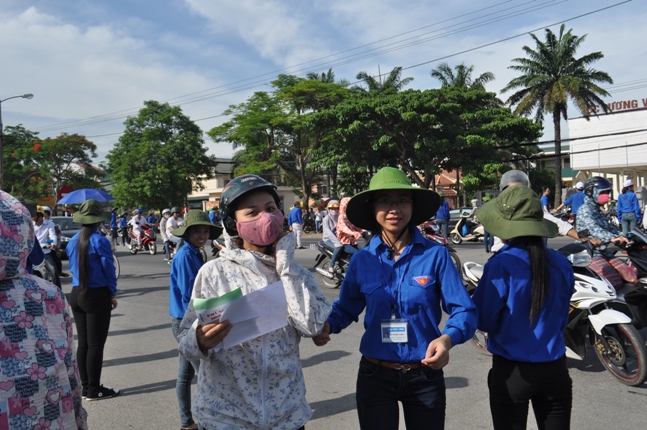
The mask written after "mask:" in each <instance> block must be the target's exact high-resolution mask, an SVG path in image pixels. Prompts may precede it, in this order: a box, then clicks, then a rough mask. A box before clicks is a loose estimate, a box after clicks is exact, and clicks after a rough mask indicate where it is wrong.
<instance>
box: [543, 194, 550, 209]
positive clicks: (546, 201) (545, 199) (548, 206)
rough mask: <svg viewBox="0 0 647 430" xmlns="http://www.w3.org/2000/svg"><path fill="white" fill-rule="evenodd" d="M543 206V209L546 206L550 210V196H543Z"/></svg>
mask: <svg viewBox="0 0 647 430" xmlns="http://www.w3.org/2000/svg"><path fill="white" fill-rule="evenodd" d="M541 207H542V209H543V208H544V207H546V209H547V210H548V212H550V200H548V196H541Z"/></svg>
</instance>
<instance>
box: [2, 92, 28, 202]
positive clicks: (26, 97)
mask: <svg viewBox="0 0 647 430" xmlns="http://www.w3.org/2000/svg"><path fill="white" fill-rule="evenodd" d="M17 98H22V99H27V100H29V99H33V98H34V95H33V94H22V95H20V96H13V97H7V98H6V99H4V100H0V190H4V147H3V146H2V135H3V134H4V126H3V125H2V102H6V101H7V100H11V99H17Z"/></svg>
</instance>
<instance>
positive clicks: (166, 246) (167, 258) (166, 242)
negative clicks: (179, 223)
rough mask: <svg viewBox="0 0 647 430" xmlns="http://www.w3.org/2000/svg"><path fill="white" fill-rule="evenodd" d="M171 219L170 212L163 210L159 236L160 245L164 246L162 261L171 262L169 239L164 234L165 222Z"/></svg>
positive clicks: (166, 209)
mask: <svg viewBox="0 0 647 430" xmlns="http://www.w3.org/2000/svg"><path fill="white" fill-rule="evenodd" d="M170 217H171V210H170V209H168V208H165V209H163V210H162V218H161V219H160V235H161V236H162V243H163V244H164V254H165V257H164V261H170V260H171V248H170V247H169V237H168V234H167V233H166V221H167V220H168V219H169V218H170Z"/></svg>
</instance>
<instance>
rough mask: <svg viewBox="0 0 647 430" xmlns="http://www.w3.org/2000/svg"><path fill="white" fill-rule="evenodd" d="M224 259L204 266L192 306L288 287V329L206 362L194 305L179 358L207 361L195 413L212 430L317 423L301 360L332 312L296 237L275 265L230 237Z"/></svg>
mask: <svg viewBox="0 0 647 430" xmlns="http://www.w3.org/2000/svg"><path fill="white" fill-rule="evenodd" d="M224 235H225V241H226V244H227V246H226V248H225V249H223V250H222V251H220V257H219V258H217V259H216V260H212V261H209V262H208V263H207V264H205V265H204V266H202V268H201V269H200V272H198V276H197V278H196V280H195V284H194V287H193V298H196V297H200V298H209V297H218V296H221V295H223V294H225V293H228V292H230V291H232V290H235V289H236V288H241V289H242V291H243V294H248V293H250V292H252V291H255V290H258V289H260V288H263V287H266V286H267V285H269V284H272V283H274V282H277V281H279V280H281V281H283V286H284V288H285V295H286V298H287V302H288V309H287V311H288V325H287V326H286V327H283V328H281V329H279V330H275V331H273V332H271V333H268V334H266V335H264V336H260V337H257V338H255V339H252V340H250V341H247V342H244V343H242V344H240V345H237V346H234V347H231V348H229V349H220V350H218V351H214V350H210V351H209V352H208V353H207V354H206V355H205V354H203V353H202V352H201V351H200V349H199V347H198V343H197V339H196V334H195V328H194V322H195V321H196V314H195V310H194V309H193V301H191V303H190V304H189V307H188V309H187V311H186V314H185V315H184V319H183V320H182V324H181V328H180V340H179V346H178V348H179V350H180V352H181V353H182V354H183V355H184V356H185V357H186V358H187V359H188V360H198V359H199V360H201V362H200V371H199V376H198V385H197V388H196V395H195V398H194V401H193V408H192V412H193V415H194V417H195V418H196V419H197V420H198V421H199V422H200V425H201V426H204V427H205V428H206V429H208V430H215V429H219V430H220V429H227V430H229V429H232V430H233V429H286V430H289V429H298V428H300V427H301V426H303V425H304V424H305V423H306V422H307V421H308V420H309V419H310V417H311V415H312V411H311V409H310V406H309V405H308V403H307V402H306V398H305V395H306V389H305V383H304V380H303V373H302V370H301V360H300V357H299V341H300V339H301V337H302V336H303V337H313V336H315V335H317V334H318V333H320V332H321V330H322V329H323V325H324V323H325V322H326V318H327V317H328V315H329V314H330V310H331V306H330V303H329V302H328V300H327V299H326V297H325V296H324V295H323V293H322V292H321V290H320V289H319V287H318V285H317V282H316V281H315V279H314V277H313V276H312V274H311V273H310V271H308V269H306V268H304V267H303V266H301V265H299V264H298V263H297V262H296V261H295V259H294V247H295V241H294V235H293V234H292V233H291V234H288V235H287V236H285V237H284V238H283V239H281V240H280V241H279V243H278V244H277V250H276V260H275V259H274V258H273V257H271V256H269V255H265V254H261V253H258V252H252V251H246V250H243V249H240V248H239V247H237V246H236V245H235V244H234V243H233V241H232V239H231V238H230V237H229V236H228V235H227V234H226V233H224Z"/></svg>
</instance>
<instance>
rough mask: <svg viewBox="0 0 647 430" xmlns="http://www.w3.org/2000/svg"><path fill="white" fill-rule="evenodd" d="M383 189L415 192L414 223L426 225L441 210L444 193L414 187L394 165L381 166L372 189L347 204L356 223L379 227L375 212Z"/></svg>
mask: <svg viewBox="0 0 647 430" xmlns="http://www.w3.org/2000/svg"><path fill="white" fill-rule="evenodd" d="M383 190H407V191H411V193H412V195H413V213H412V215H411V222H412V223H413V224H414V225H418V224H422V223H423V222H425V221H427V220H428V219H429V218H431V217H432V216H434V215H435V214H436V212H438V208H439V207H440V195H438V193H436V192H435V191H432V190H427V189H424V188H419V187H414V186H413V185H411V181H410V180H409V178H408V177H407V175H406V173H404V172H403V171H402V170H400V169H396V168H394V167H383V168H381V169H380V170H379V171H378V172H377V173H376V174H375V175H374V176H373V177H372V178H371V182H370V184H369V186H368V190H366V191H362V192H361V193H359V194H356V195H354V196H353V198H352V199H350V201H349V202H348V206H347V207H346V216H347V217H348V220H349V221H350V222H351V223H352V224H353V225H355V226H357V227H360V228H363V229H365V230H375V229H376V228H377V222H376V221H375V212H374V211H373V196H374V195H375V193H376V192H378V191H383Z"/></svg>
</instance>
